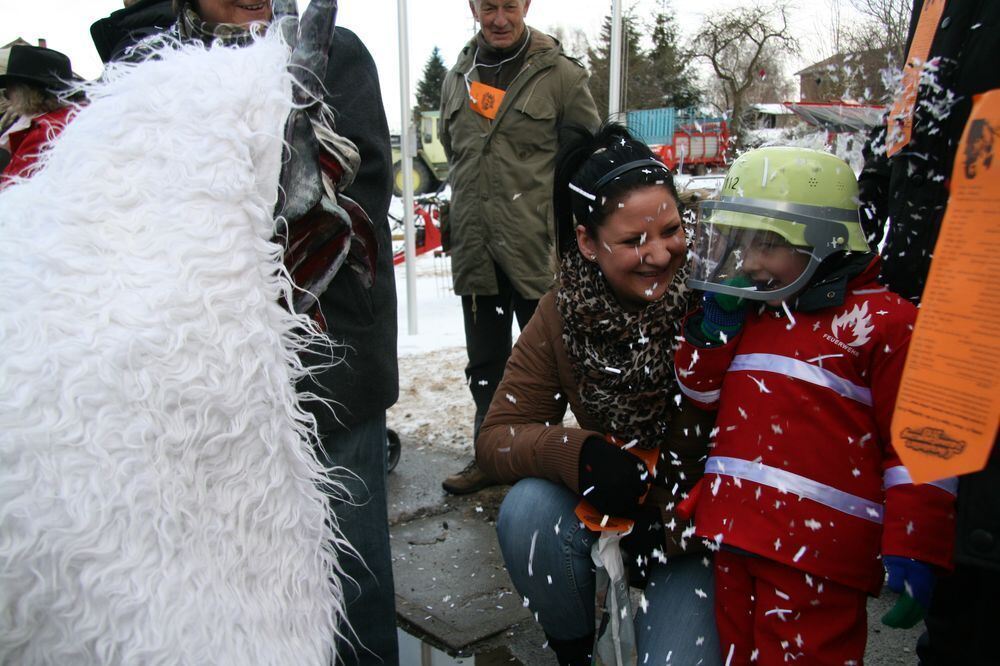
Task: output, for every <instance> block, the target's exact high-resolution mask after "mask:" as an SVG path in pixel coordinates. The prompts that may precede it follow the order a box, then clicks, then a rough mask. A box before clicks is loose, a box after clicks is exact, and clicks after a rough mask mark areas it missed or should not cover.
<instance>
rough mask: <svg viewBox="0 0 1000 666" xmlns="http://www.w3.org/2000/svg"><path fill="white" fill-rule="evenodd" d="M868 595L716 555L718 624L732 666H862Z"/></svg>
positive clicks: (775, 566)
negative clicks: (796, 665) (798, 665)
mask: <svg viewBox="0 0 1000 666" xmlns="http://www.w3.org/2000/svg"><path fill="white" fill-rule="evenodd" d="M866 602H867V595H866V594H865V593H864V592H862V591H861V590H855V589H853V588H850V587H847V586H845V585H841V584H840V583H835V582H833V581H831V580H827V579H825V578H819V577H817V576H810V575H808V574H806V573H805V572H802V571H799V570H798V569H792V568H791V567H787V566H785V565H784V564H779V563H777V562H773V561H771V560H768V559H765V558H763V557H753V556H749V555H741V554H738V553H733V552H728V551H725V550H723V551H719V552H718V553H716V554H715V621H716V624H717V625H718V628H719V645H720V646H721V648H722V660H723V663H725V664H726V666H749V665H750V664H753V665H754V666H777V665H778V664H781V665H782V666H785V665H786V664H800V665H802V666H827V665H828V666H861V664H862V660H863V659H864V655H865V641H866V639H867V637H868V636H867V634H868V620H867V611H866Z"/></svg>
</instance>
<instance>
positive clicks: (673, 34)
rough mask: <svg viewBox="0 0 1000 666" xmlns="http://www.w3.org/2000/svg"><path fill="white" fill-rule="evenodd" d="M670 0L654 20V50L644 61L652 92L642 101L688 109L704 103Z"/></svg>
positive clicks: (647, 86)
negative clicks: (682, 43)
mask: <svg viewBox="0 0 1000 666" xmlns="http://www.w3.org/2000/svg"><path fill="white" fill-rule="evenodd" d="M670 9H671V8H670V2H669V0H663V2H662V3H661V5H660V11H659V12H657V14H656V15H655V16H654V17H653V24H652V30H651V33H650V37H651V39H652V42H653V45H652V48H651V49H650V50H649V51H648V53H647V54H646V57H645V59H644V60H643V72H642V76H641V77H640V78H641V79H642V85H643V87H644V88H645V89H646V90H647V91H648V94H647V95H644V96H643V99H642V101H643V102H645V103H648V105H649V106H643V107H639V106H636V107H635V108H657V107H661V106H673V107H676V108H686V107H689V106H696V105H697V104H698V103H699V102H700V101H701V99H700V98H701V95H700V93H699V91H698V86H697V76H696V75H695V74H694V73H693V72H692V71H691V61H692V59H693V56H692V55H691V54H690V53H688V52H687V51H686V50H685V49H683V48H682V47H681V46H680V44H679V43H678V42H679V40H678V36H677V24H676V23H675V19H674V16H673V13H672V12H671V11H670Z"/></svg>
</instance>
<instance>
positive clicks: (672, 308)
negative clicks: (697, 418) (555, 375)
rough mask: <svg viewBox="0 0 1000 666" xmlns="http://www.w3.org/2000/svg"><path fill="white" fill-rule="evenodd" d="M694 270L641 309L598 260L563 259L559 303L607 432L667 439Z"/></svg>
mask: <svg viewBox="0 0 1000 666" xmlns="http://www.w3.org/2000/svg"><path fill="white" fill-rule="evenodd" d="M686 278H687V268H686V267H682V268H681V269H680V270H679V271H677V275H676V276H674V280H673V282H672V283H671V284H670V288H669V289H668V290H667V292H666V294H665V295H664V296H663V298H661V299H660V300H658V301H655V302H653V303H650V304H649V305H648V306H646V307H645V308H644V309H643V310H640V311H639V312H626V311H625V309H624V308H622V306H621V305H620V304H619V303H618V299H617V298H615V296H614V294H612V292H611V288H610V287H609V286H608V283H607V280H605V279H604V276H603V274H602V273H601V271H600V269H599V268H598V266H597V265H596V264H594V263H592V262H589V261H587V260H586V259H584V258H583V256H582V255H581V254H580V253H579V252H575V251H570V252H567V253H566V256H565V257H564V258H563V260H562V263H561V272H560V286H559V291H558V292H557V294H556V306H557V307H558V309H559V313H560V314H561V315H562V318H563V322H564V326H563V342H564V343H565V345H566V352H567V354H568V355H569V358H570V362H571V363H572V365H573V371H574V374H575V375H576V378H577V386H578V389H579V391H580V401H581V402H582V403H583V406H584V407H585V408H586V410H587V412H589V413H590V414H591V415H592V416H594V417H595V418H597V419H598V420H599V421H600V422H601V423H603V424H604V426H605V428H607V430H608V433H610V434H612V435H614V436H615V437H618V438H619V439H621V440H623V441H626V442H630V441H633V440H636V441H637V443H636V445H637V446H639V447H641V448H652V447H654V446H656V445H657V444H659V443H660V442H661V441H662V438H663V435H664V433H665V432H666V430H667V427H668V426H669V422H670V414H671V412H672V410H673V408H674V407H673V406H674V400H675V394H676V393H677V380H676V379H675V377H674V363H673V360H674V359H673V352H674V349H675V348H676V338H677V336H678V335H679V334H680V330H681V320H682V319H683V317H684V315H685V313H686V312H687V309H688V300H689V295H690V291H689V290H688V288H687V287H686V286H685V284H684V281H685V279H686Z"/></svg>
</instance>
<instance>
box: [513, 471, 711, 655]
mask: <svg viewBox="0 0 1000 666" xmlns="http://www.w3.org/2000/svg"><path fill="white" fill-rule="evenodd" d="M578 502H579V498H578V497H577V496H576V495H575V494H574V493H573V492H572V491H570V490H569V489H567V488H565V487H564V486H561V485H558V484H555V483H552V482H551V481H547V480H545V479H534V478H529V479H522V480H521V481H518V482H517V484H516V485H515V486H514V487H513V488H511V490H510V492H508V493H507V497H506V498H505V499H504V501H503V504H502V505H501V507H500V516H499V518H498V519H497V534H498V536H499V539H500V550H501V551H502V553H503V558H504V562H505V563H506V565H507V572H508V573H509V574H510V577H511V580H512V581H513V582H514V587H516V588H517V591H518V592H519V593H520V594H521V596H522V597H524V598H526V599H527V600H528V606H529V608H531V610H532V611H533V612H534V613H536V617H537V619H538V622H539V623H540V624H541V625H542V629H544V630H545V633H546V634H548V635H549V636H551V637H552V638H556V639H559V640H571V639H574V638H580V637H582V636H587V635H588V634H591V633H593V631H594V624H595V618H594V616H595V613H594V585H595V573H594V564H593V562H592V560H591V558H590V549H591V546H592V545H593V544H594V542H595V541H596V540H597V538H598V537H597V535H596V534H595V533H594V532H591V531H590V530H588V529H586V528H585V527H583V525H582V524H581V523H580V521H579V520H578V519H577V517H576V515H575V514H574V513H573V510H574V509H575V508H576V505H577V503H578ZM532 544H534V549H532ZM645 597H646V601H648V602H649V605H648V607H647V609H646V612H643V610H642V609H641V608H636V609H635V632H636V643H637V649H638V660H639V663H640V664H678V665H681V664H684V665H687V664H701V665H702V666H713V665H717V664H721V659H720V653H719V640H718V636H717V634H716V630H715V616H714V602H713V581H712V568H711V564H710V563H709V564H708V565H706V563H705V557H704V556H703V555H686V556H680V557H673V558H670V560H669V561H668V562H667V563H666V564H660V563H655V564H654V565H653V566H652V569H651V571H650V576H649V583H648V585H647V586H646V591H645Z"/></svg>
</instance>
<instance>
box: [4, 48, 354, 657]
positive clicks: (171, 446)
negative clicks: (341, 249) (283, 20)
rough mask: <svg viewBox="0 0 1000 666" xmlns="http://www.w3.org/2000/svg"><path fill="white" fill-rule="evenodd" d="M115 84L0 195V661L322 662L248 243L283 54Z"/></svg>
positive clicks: (294, 412)
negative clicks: (32, 170) (33, 170)
mask: <svg viewBox="0 0 1000 666" xmlns="http://www.w3.org/2000/svg"><path fill="white" fill-rule="evenodd" d="M277 32H278V31H277V30H273V31H272V33H274V34H272V35H270V36H268V37H266V38H263V39H260V40H259V41H257V42H256V43H254V44H253V45H251V46H248V47H246V48H239V49H233V48H223V47H214V48H212V49H206V48H204V47H202V46H200V45H195V46H185V47H183V48H179V49H177V48H165V49H163V50H161V51H160V53H159V57H158V59H155V60H149V61H146V62H144V63H142V64H140V65H138V66H127V65H125V66H118V67H116V68H112V69H111V70H110V72H109V73H108V75H107V80H106V81H105V82H104V83H101V84H99V85H96V86H95V87H93V88H92V89H90V90H89V95H90V99H91V103H90V105H89V106H87V107H85V108H83V109H81V110H80V112H79V115H78V116H76V118H75V120H73V122H71V123H70V124H69V125H68V126H67V128H66V130H65V131H64V133H63V134H62V136H61V137H60V138H59V139H58V141H56V142H55V144H54V145H53V147H52V149H51V150H50V151H49V152H48V153H47V156H46V158H45V159H44V167H43V169H42V170H41V171H39V172H38V173H37V174H36V175H35V176H34V177H33V178H32V179H31V180H28V181H25V182H22V183H19V184H16V185H14V186H12V187H9V188H8V189H7V190H5V191H3V192H2V193H0V303H2V306H0V663H2V664H239V665H241V666H246V665H262V664H316V665H320V664H327V663H329V660H330V658H331V657H332V656H333V652H334V647H333V646H334V635H335V630H336V626H337V622H338V620H339V617H340V614H341V606H342V596H341V590H340V586H339V583H338V582H337V579H336V575H335V574H336V569H337V562H336V554H335V550H334V548H333V546H332V544H333V543H334V541H335V540H336V529H335V527H334V526H331V525H330V523H329V521H328V511H327V497H326V496H325V495H324V494H323V491H322V490H321V489H320V485H321V484H322V482H323V481H324V479H325V476H324V470H323V469H322V467H321V466H320V464H319V463H318V462H317V460H316V458H315V456H314V453H313V447H312V441H313V439H312V438H313V435H314V433H313V432H312V430H311V421H310V420H309V419H308V417H306V416H305V415H304V413H303V411H302V410H301V409H300V407H299V401H298V400H299V399H298V396H297V395H296V393H295V390H294V381H295V380H296V378H297V377H299V376H301V374H302V373H303V372H304V369H303V368H302V367H301V365H300V364H299V361H298V357H297V355H296V350H297V349H299V348H300V347H301V346H302V344H303V343H304V339H303V338H302V333H301V332H302V331H303V330H306V331H309V330H311V329H310V328H309V324H308V323H307V321H306V320H305V318H304V317H301V318H299V317H295V316H293V315H290V314H289V313H288V312H287V310H286V309H285V308H284V307H283V306H282V305H281V304H279V301H281V302H284V301H285V300H286V299H287V298H289V296H290V285H289V282H288V280H287V279H286V277H285V274H284V273H283V272H282V268H281V253H282V248H281V247H279V246H277V245H275V244H273V243H271V242H270V241H269V239H270V238H271V236H272V233H273V228H274V220H273V219H272V210H273V207H274V205H275V201H276V199H277V188H278V176H279V170H280V162H281V150H282V139H281V137H282V129H283V125H284V122H285V119H286V116H287V115H288V113H289V110H290V108H291V104H292V102H291V100H292V95H291V87H292V80H291V77H290V76H289V74H288V72H287V71H286V66H287V62H288V55H289V50H288V49H287V47H286V46H285V45H284V44H283V43H282V42H281V39H280V36H279V35H278V34H277Z"/></svg>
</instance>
